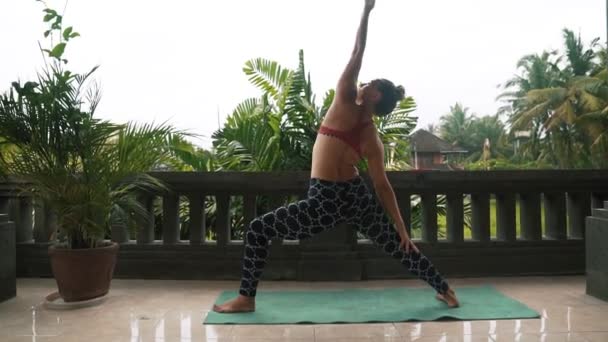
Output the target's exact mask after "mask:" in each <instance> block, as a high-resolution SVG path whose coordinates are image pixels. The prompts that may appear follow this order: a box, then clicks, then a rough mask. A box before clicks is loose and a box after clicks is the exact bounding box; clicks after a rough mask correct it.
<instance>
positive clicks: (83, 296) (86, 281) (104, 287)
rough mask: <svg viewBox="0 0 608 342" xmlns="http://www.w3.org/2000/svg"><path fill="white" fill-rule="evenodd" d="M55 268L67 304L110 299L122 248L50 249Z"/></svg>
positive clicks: (62, 295) (110, 246)
mask: <svg viewBox="0 0 608 342" xmlns="http://www.w3.org/2000/svg"><path fill="white" fill-rule="evenodd" d="M49 256H50V258H51V268H52V270H53V275H54V276H55V280H56V281H57V287H58V289H59V294H60V295H61V297H62V298H63V300H64V301H65V302H77V301H83V300H89V299H93V298H97V297H101V296H104V295H106V294H107V293H108V292H109V291H110V282H111V281H112V276H113V274H114V266H115V265H116V258H117V256H118V244H116V243H111V244H110V245H108V246H106V247H100V248H91V249H66V248H58V247H55V246H50V247H49Z"/></svg>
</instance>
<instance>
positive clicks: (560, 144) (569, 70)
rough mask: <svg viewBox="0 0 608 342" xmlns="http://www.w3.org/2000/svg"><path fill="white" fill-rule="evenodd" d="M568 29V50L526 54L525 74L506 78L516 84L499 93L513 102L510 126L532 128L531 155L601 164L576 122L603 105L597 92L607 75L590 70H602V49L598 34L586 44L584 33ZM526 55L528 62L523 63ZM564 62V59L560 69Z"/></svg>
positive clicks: (570, 163)
mask: <svg viewBox="0 0 608 342" xmlns="http://www.w3.org/2000/svg"><path fill="white" fill-rule="evenodd" d="M563 34H564V46H565V54H564V56H563V57H559V58H557V60H555V61H550V59H548V58H545V57H547V56H548V53H547V52H545V53H544V54H543V56H542V58H538V57H536V58H529V57H524V59H522V61H520V63H519V66H523V67H524V74H523V76H521V77H517V78H515V79H513V80H510V81H509V82H507V83H506V84H505V88H514V89H515V90H514V91H513V90H510V91H508V92H505V93H503V94H502V95H501V96H500V97H499V98H502V99H506V100H507V101H508V102H509V107H508V110H510V111H511V113H510V123H511V125H512V126H511V128H512V129H513V130H529V131H531V133H532V138H531V140H530V142H529V143H528V144H526V145H524V152H527V153H529V157H531V158H532V159H533V160H538V161H543V162H549V163H551V164H554V165H556V166H558V167H560V168H580V167H590V166H593V165H594V164H596V163H595V162H594V158H593V156H592V154H593V152H592V151H591V150H592V147H591V146H592V144H593V142H592V141H591V140H590V139H589V138H588V135H587V131H586V130H585V129H582V127H581V125H579V124H577V122H578V119H579V118H580V117H581V116H582V115H584V114H585V113H588V112H590V111H591V112H597V111H598V110H599V108H600V107H601V105H602V101H601V97H598V96H595V95H594V94H593V89H599V88H598V87H597V86H598V84H599V83H601V82H602V80H600V79H598V78H597V77H591V76H590V75H595V74H598V73H600V69H598V66H597V64H596V62H595V61H596V59H597V57H598V53H596V52H595V50H594V49H593V48H594V47H596V46H597V42H598V40H597V39H595V40H593V41H592V42H591V44H590V47H589V48H586V47H585V46H584V44H583V43H582V40H581V38H580V35H579V36H578V37H576V36H575V35H574V33H573V32H572V31H570V30H567V29H564V31H563ZM551 54H553V53H551ZM600 57H601V55H600ZM524 60H527V61H528V62H526V63H522V62H523V61H524ZM562 62H563V63H562ZM560 63H562V64H564V67H563V68H561V69H560V68H559V66H558V64H560ZM535 64H536V65H537V67H536V68H535V67H534V65H535ZM535 71H538V72H535ZM587 124H589V122H588V123H587Z"/></svg>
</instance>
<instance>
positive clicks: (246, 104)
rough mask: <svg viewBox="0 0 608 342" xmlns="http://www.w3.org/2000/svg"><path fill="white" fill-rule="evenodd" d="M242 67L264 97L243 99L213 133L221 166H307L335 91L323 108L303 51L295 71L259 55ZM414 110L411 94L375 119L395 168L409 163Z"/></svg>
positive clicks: (251, 168)
mask: <svg viewBox="0 0 608 342" xmlns="http://www.w3.org/2000/svg"><path fill="white" fill-rule="evenodd" d="M243 70H244V72H245V74H246V75H247V76H248V77H249V80H250V82H251V83H252V84H253V85H255V86H256V87H258V88H259V89H260V90H261V91H262V95H261V96H260V97H259V98H253V99H247V100H245V101H243V102H242V103H241V104H240V105H238V106H237V107H236V109H235V110H234V111H233V113H232V114H231V115H230V116H229V117H228V119H227V120H226V123H225V124H224V126H223V127H222V129H220V130H219V131H217V132H215V133H214V135H213V139H214V143H213V145H214V150H215V155H216V157H217V159H216V161H217V164H218V165H219V167H220V169H221V170H239V171H278V170H309V168H310V165H311V162H312V160H311V158H312V149H313V146H314V143H315V140H316V136H317V130H318V128H319V126H320V125H321V122H322V120H323V117H324V116H325V114H326V113H327V111H328V110H329V106H330V105H331V103H332V101H333V98H334V95H335V91H334V90H333V89H332V90H330V91H328V92H327V93H326V94H325V97H324V99H323V101H322V105H321V106H318V105H317V104H316V96H315V95H314V94H313V92H312V83H311V80H310V74H309V73H307V72H306V67H305V64H304V53H303V51H300V53H299V64H298V68H297V69H296V70H289V69H286V68H284V67H281V66H280V65H279V64H278V63H276V62H273V61H269V60H264V59H260V58H258V59H253V60H250V61H248V62H246V63H245V67H244V69H243ZM415 108H416V104H415V102H414V100H413V98H411V97H410V98H407V99H405V100H403V101H402V102H401V103H400V104H399V105H398V107H397V109H396V110H395V111H394V112H393V113H391V114H390V115H387V116H386V117H382V118H376V119H375V120H376V124H377V127H378V131H379V133H380V136H381V138H382V141H383V142H384V143H385V145H386V146H389V147H390V148H387V149H386V150H387V158H386V160H387V166H389V165H390V166H391V167H392V168H393V169H403V168H405V167H407V164H406V163H405V161H406V160H407V159H409V156H408V152H407V151H408V149H407V136H408V135H409V133H410V132H411V130H412V129H413V128H414V126H415V124H416V118H414V117H412V116H411V113H412V112H413V111H414V110H415ZM362 166H363V168H364V167H365V165H362Z"/></svg>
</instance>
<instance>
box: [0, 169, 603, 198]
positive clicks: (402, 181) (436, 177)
mask: <svg viewBox="0 0 608 342" xmlns="http://www.w3.org/2000/svg"><path fill="white" fill-rule="evenodd" d="M150 174H151V175H153V176H155V177H157V178H159V179H160V180H162V181H164V182H166V183H167V184H168V185H169V186H170V187H171V188H172V189H173V190H174V191H177V192H180V193H207V194H214V193H233V194H264V193H274V192H292V193H299V192H302V191H303V190H304V189H306V187H307V186H308V182H309V178H310V172H308V171H295V172H294V171H289V172H151V173H150ZM388 177H389V180H390V181H391V184H392V185H393V187H394V188H395V189H396V190H398V191H402V192H411V193H422V192H431V193H432V192H435V193H448V192H455V193H488V192H489V193H497V192H606V193H608V170H513V171H420V170H413V171H394V172H388ZM18 184H19V182H18V181H15V180H14V179H9V180H8V181H0V197H6V196H9V197H13V196H15V195H17V193H16V188H17V186H18ZM21 184H22V183H21Z"/></svg>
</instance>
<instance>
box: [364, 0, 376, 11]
mask: <svg viewBox="0 0 608 342" xmlns="http://www.w3.org/2000/svg"><path fill="white" fill-rule="evenodd" d="M375 5H376V0H365V10H366V11H368V12H370V11H371V10H372V9H374V6H375Z"/></svg>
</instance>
